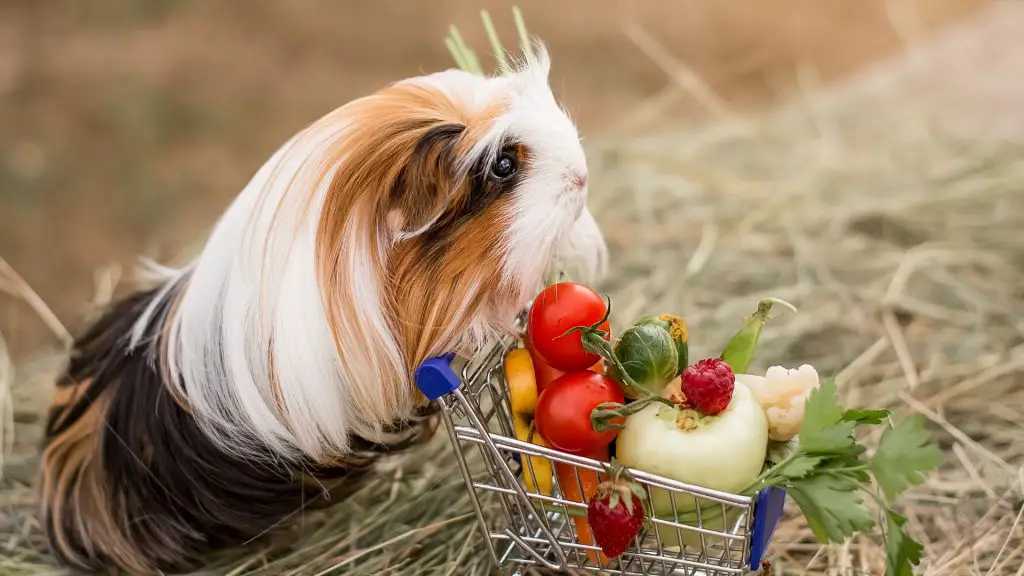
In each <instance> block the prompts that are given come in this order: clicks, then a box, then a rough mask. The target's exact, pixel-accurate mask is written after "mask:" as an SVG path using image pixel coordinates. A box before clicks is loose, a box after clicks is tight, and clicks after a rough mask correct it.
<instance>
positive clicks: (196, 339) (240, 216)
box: [133, 50, 607, 459]
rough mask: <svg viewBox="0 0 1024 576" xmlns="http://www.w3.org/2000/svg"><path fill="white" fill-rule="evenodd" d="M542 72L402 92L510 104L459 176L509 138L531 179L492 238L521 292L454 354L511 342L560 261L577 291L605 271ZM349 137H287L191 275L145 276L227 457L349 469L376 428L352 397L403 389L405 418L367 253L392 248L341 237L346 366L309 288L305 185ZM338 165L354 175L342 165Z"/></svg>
mask: <svg viewBox="0 0 1024 576" xmlns="http://www.w3.org/2000/svg"><path fill="white" fill-rule="evenodd" d="M548 70H549V61H548V59H547V55H546V53H545V52H544V51H543V50H540V51H539V56H538V57H537V58H535V59H534V58H531V59H528V60H527V61H526V62H525V63H524V64H523V65H522V66H521V67H520V69H519V70H518V71H516V72H514V73H510V74H507V75H503V76H499V77H495V78H481V77H477V76H474V75H471V74H468V73H465V72H461V71H454V70H451V71H446V72H441V73H437V74H432V75H429V76H424V77H420V78H414V79H410V80H407V81H406V82H420V83H424V84H429V85H431V86H434V87H436V88H439V89H441V90H442V91H444V92H445V93H446V94H448V95H449V96H450V97H451V98H453V99H455V100H457V101H458V102H459V103H460V106H463V107H464V108H465V109H481V108H483V107H485V106H487V105H489V104H492V103H494V102H496V101H499V100H500V101H503V102H505V103H506V104H507V106H508V108H507V112H506V113H505V114H503V115H502V116H501V117H500V118H499V119H498V121H497V122H495V124H494V126H493V127H492V128H491V130H490V132H489V134H488V135H487V136H486V137H485V138H484V139H483V140H482V141H481V142H480V144H479V146H477V147H476V148H475V149H474V150H472V151H471V152H470V154H469V157H467V158H466V159H465V160H466V162H467V163H468V164H467V166H468V165H471V164H472V163H473V162H474V161H475V159H477V158H479V157H480V155H485V154H493V153H494V150H495V149H496V147H497V146H498V145H499V144H500V142H501V139H502V138H503V137H505V136H512V137H513V138H515V139H517V140H518V141H520V142H522V143H523V144H525V145H526V146H527V147H528V148H529V149H530V150H531V151H532V153H533V156H532V158H531V165H530V167H529V170H528V172H527V176H526V178H525V179H524V180H523V182H522V183H521V185H520V186H518V187H517V189H516V190H515V191H514V194H515V198H514V206H515V209H514V213H513V215H512V217H511V218H510V221H509V222H507V223H506V225H507V230H506V231H505V232H500V233H502V234H504V238H505V239H504V243H503V248H504V265H503V275H502V277H503V279H504V281H505V282H507V283H509V284H511V285H513V286H515V287H516V288H517V289H518V290H517V292H518V294H519V299H518V301H515V302H508V303H507V306H503V307H502V309H501V310H488V311H486V312H485V313H484V317H481V318H475V319H473V320H471V321H470V322H469V323H468V324H467V325H466V326H463V327H461V328H460V327H452V329H451V330H450V331H448V333H446V334H445V335H444V337H443V339H442V340H444V341H446V342H449V343H450V345H451V346H452V347H453V348H454V347H458V346H461V345H463V344H466V343H467V342H477V341H479V340H481V339H483V338H485V337H486V336H487V335H488V334H489V333H490V332H491V331H492V330H493V329H494V328H495V327H496V326H506V327H507V326H508V325H509V323H510V322H511V321H512V317H513V316H514V314H515V313H516V312H517V311H518V310H519V309H521V307H522V306H523V305H524V304H525V302H526V301H527V300H528V299H529V298H530V297H531V296H532V295H533V294H534V293H535V291H536V290H537V288H538V287H539V286H540V284H541V282H542V280H543V278H544V276H545V274H546V272H547V271H548V270H549V268H550V266H551V265H552V263H553V262H554V261H555V260H554V259H555V257H556V254H558V255H560V256H561V257H562V260H563V264H566V265H571V266H577V268H576V272H577V274H581V275H582V277H580V279H581V280H584V281H588V282H591V281H594V280H596V279H597V276H598V275H599V274H601V273H603V270H604V267H605V266H606V260H607V254H606V249H605V245H604V241H603V238H602V237H601V234H600V231H599V229H598V228H597V225H596V223H595V222H594V220H593V217H592V216H591V215H590V213H589V211H587V210H586V207H585V190H581V189H578V187H575V186H574V185H573V184H572V182H573V180H574V178H577V177H578V176H581V175H582V176H585V175H586V160H585V157H584V154H583V150H582V148H581V146H580V143H579V136H578V135H577V133H576V129H575V127H574V126H573V124H572V122H571V121H570V120H569V118H568V117H567V116H566V114H565V113H564V111H563V110H562V109H561V108H560V107H559V106H558V104H557V103H556V101H555V99H554V97H553V95H552V93H551V91H550V89H549V87H548V84H547V75H548ZM365 120H366V121H372V118H371V119H365ZM356 121H357V120H356V119H351V118H345V117H344V116H343V115H342V116H339V117H338V118H334V119H332V120H331V121H321V122H318V123H315V124H313V125H312V126H311V127H310V128H308V129H307V130H305V131H303V132H301V133H300V134H298V135H296V136H295V137H294V138H293V139H292V140H290V141H289V142H288V143H286V144H285V145H284V146H282V148H281V149H279V150H278V151H277V152H276V153H275V154H274V155H273V156H272V157H271V158H270V159H269V160H268V161H267V163H266V164H264V165H263V166H262V167H261V168H260V169H259V171H258V172H257V173H256V175H255V176H254V177H253V179H252V180H251V181H250V182H249V184H248V185H247V186H246V187H245V188H244V189H243V190H242V192H241V194H240V195H239V196H238V197H237V198H236V199H235V201H234V202H233V204H232V205H231V206H230V207H229V208H228V210H227V211H226V212H225V214H224V215H223V216H222V218H221V219H220V221H219V222H218V223H217V225H216V227H215V229H214V230H213V233H212V235H211V237H210V238H209V240H208V242H207V244H206V246H205V248H204V250H203V251H202V253H201V255H200V256H199V258H198V259H197V260H196V261H194V262H192V263H191V264H189V265H188V266H186V267H185V268H183V269H182V270H178V271H174V270H167V269H158V270H156V272H157V273H159V274H160V275H161V277H162V278H163V279H164V281H165V282H166V286H165V290H164V293H163V295H162V296H163V297H168V296H170V295H172V294H174V292H176V291H177V290H179V289H180V290H183V294H182V296H181V301H180V303H179V305H178V307H177V308H176V310H175V311H174V313H173V316H172V317H170V318H168V319H167V320H168V321H169V323H170V330H169V335H170V345H169V352H168V362H169V369H170V374H171V376H172V377H173V378H174V382H175V385H178V386H180V389H179V390H178V391H179V392H180V393H181V394H182V396H183V397H184V398H186V399H187V402H188V406H189V409H190V410H191V412H192V414H193V415H194V416H195V417H196V420H197V422H198V423H199V424H200V425H201V426H202V427H203V429H204V430H205V431H206V432H207V434H208V435H210V437H211V438H213V439H214V440H215V441H217V442H219V443H220V445H221V446H222V447H224V448H225V449H228V450H230V451H232V452H234V453H238V454H242V455H245V454H251V453H254V452H255V451H256V449H257V448H259V449H261V450H264V449H270V450H272V451H273V452H274V453H275V454H276V455H278V456H279V457H281V458H286V459H287V458H295V457H298V456H301V455H306V456H310V457H313V458H316V459H320V458H324V457H326V456H328V455H332V454H334V455H337V454H344V453H345V452H346V451H347V449H348V444H349V442H348V441H349V436H350V435H351V434H353V433H358V434H360V435H363V436H365V437H367V438H370V439H373V438H375V437H379V432H380V427H381V425H382V424H384V422H381V421H378V420H376V419H372V418H367V417H366V415H365V414H361V413H359V412H358V411H356V410H355V409H354V402H353V396H352V391H351V389H350V386H348V385H347V384H346V383H349V382H357V381H363V382H367V381H369V382H374V381H380V379H382V378H386V377H392V376H393V375H398V376H397V377H399V378H400V379H402V380H403V381H402V382H401V384H402V386H401V390H403V391H405V392H403V397H400V398H382V399H380V401H381V402H382V403H384V404H385V405H386V406H387V408H388V410H390V411H392V412H394V414H393V417H395V418H398V417H402V416H405V415H406V414H405V412H407V411H408V410H409V409H410V407H411V405H412V401H413V398H414V396H415V394H414V387H413V386H412V384H411V383H410V382H406V381H404V380H405V378H406V376H405V374H404V370H405V362H404V359H403V357H402V352H401V350H400V347H399V345H398V343H397V342H396V341H395V338H394V336H393V335H392V334H391V332H390V330H389V327H388V323H387V319H386V317H385V315H384V312H383V310H384V308H385V307H384V306H383V304H382V303H383V301H384V298H385V295H384V294H382V293H381V289H382V286H381V285H380V282H379V281H378V279H377V278H376V276H375V274H374V273H373V270H374V269H375V267H376V264H377V263H375V262H373V260H372V255H371V253H370V250H369V246H368V243H369V239H370V238H372V237H373V235H374V234H376V235H378V241H379V243H380V245H381V246H382V247H383V249H385V250H387V249H388V248H390V246H391V245H392V243H393V242H396V241H400V240H402V238H391V237H388V236H387V234H388V233H389V232H388V231H386V230H368V229H366V227H367V226H372V225H373V224H374V223H371V222H362V221H353V222H349V223H348V229H347V234H346V235H345V237H344V239H343V243H344V244H345V245H344V246H341V247H339V250H340V251H341V252H340V253H341V254H343V256H342V259H341V264H340V266H339V268H340V269H339V270H338V272H339V274H341V277H342V279H343V282H344V283H345V284H346V286H347V290H348V291H349V296H350V297H352V298H354V301H355V302H358V303H359V306H358V313H357V314H355V316H354V317H350V318H345V319H343V320H342V325H340V326H335V327H334V328H335V329H336V330H337V331H338V334H339V337H340V340H341V342H342V353H341V354H339V351H338V349H337V347H336V346H335V342H334V340H333V338H332V335H331V326H329V325H328V320H327V316H326V314H325V310H324V306H323V303H322V300H321V295H320V290H319V286H318V281H317V275H316V265H317V263H316V261H315V256H316V252H315V249H314V248H315V246H314V244H315V237H316V235H315V233H316V229H317V224H318V219H319V212H320V206H321V205H322V203H323V200H324V196H325V194H326V192H327V185H328V183H329V181H330V175H328V178H327V179H326V180H325V181H317V180H315V179H314V175H315V171H316V169H317V168H318V167H319V166H320V164H321V163H322V161H323V160H324V159H325V158H327V157H328V154H329V150H330V148H331V144H332V143H335V142H337V141H338V139H339V138H340V137H341V135H342V134H344V132H345V130H346V129H348V127H349V126H351V125H352V124H350V122H356ZM348 161H353V162H356V161H359V159H358V158H351V159H350V158H345V157H343V158H342V159H341V162H348ZM311 195H312V197H313V203H312V205H311V209H310V210H308V211H305V210H303V209H302V208H303V202H304V201H305V200H308V199H309V198H310V196H311ZM275 213H276V215H277V217H276V219H275V218H274V217H273V215H274V214H275ZM496 233H499V232H496ZM415 234H416V233H415V232H414V233H406V234H405V237H409V236H414V235H415ZM264 245H266V251H264ZM346 254H348V255H349V256H345V255H346ZM381 256H382V257H385V258H386V254H383V255H381ZM158 304H159V302H154V304H153V306H152V307H151V309H150V311H149V312H148V313H147V314H146V315H144V316H143V317H142V318H141V319H140V320H139V322H138V324H137V326H136V329H135V330H134V332H133V342H134V344H136V345H138V344H143V342H142V338H143V336H144V335H145V334H146V333H147V327H151V326H152V324H151V323H152V322H153V321H154V320H155V319H154V318H153V317H152V316H153V311H154V310H155V309H156V307H157V306H158ZM442 345H443V343H442ZM271 350H272V356H273V373H271V364H270V355H269V354H268V352H269V351H271ZM438 352H442V351H438ZM272 380H273V381H276V382H277V384H278V385H279V390H280V395H281V397H282V399H283V404H284V406H285V410H284V413H282V411H281V410H279V409H278V407H277V403H276V402H275V398H274V393H273V388H272Z"/></svg>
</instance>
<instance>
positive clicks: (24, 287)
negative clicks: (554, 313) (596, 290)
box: [0, 0, 1024, 576]
mask: <svg viewBox="0 0 1024 576" xmlns="http://www.w3.org/2000/svg"><path fill="white" fill-rule="evenodd" d="M517 3H518V5H519V6H520V7H521V9H522V11H523V13H524V15H525V20H526V23H527V25H528V27H529V29H530V30H531V32H532V33H533V34H534V35H536V36H539V37H540V38H541V39H543V40H544V41H545V42H546V43H547V45H548V47H549V50H550V52H551V55H552V58H553V69H552V75H551V82H552V86H553V88H554V89H555V92H556V95H557V96H558V97H559V98H560V99H561V100H562V101H563V102H564V103H565V105H566V107H567V108H568V110H569V111H570V112H571V114H572V115H573V117H574V118H575V119H576V121H577V123H578V125H579V128H580V131H581V133H582V135H583V137H584V144H585V147H586V148H587V154H588V163H589V164H590V176H591V177H590V182H591V199H590V203H591V209H592V210H593V212H594V214H595V217H596V219H597V220H598V222H599V223H600V225H601V226H602V228H603V230H604V232H605V234H606V237H607V239H608V242H609V246H610V248H611V251H612V270H611V274H610V276H609V278H608V279H606V281H605V282H604V283H603V285H602V286H601V289H602V291H606V292H607V293H608V294H609V295H610V296H611V298H612V300H613V301H614V302H615V303H616V305H615V307H614V308H613V310H614V312H613V322H622V321H631V320H632V319H633V318H635V317H637V316H638V315H640V314H649V313H659V312H664V311H670V312H674V313H679V314H683V315H685V316H686V318H687V322H688V324H689V325H690V334H691V344H690V346H691V348H690V349H691V358H697V357H701V355H709V354H716V353H717V350H716V347H717V346H719V345H720V344H722V343H724V342H725V340H726V339H727V338H728V337H729V336H730V335H731V334H732V333H733V332H734V331H735V330H736V328H737V327H738V325H739V322H740V318H742V317H743V316H744V315H746V314H749V313H750V312H751V311H752V310H753V306H754V303H755V302H756V301H757V300H758V299H759V298H761V297H763V296H765V295H772V296H775V297H779V298H783V299H786V300H788V301H790V302H792V303H794V304H795V305H796V306H797V307H798V308H799V309H800V314H798V315H797V316H795V317H793V316H790V317H788V318H783V319H780V320H778V321H777V323H775V322H773V324H772V325H771V326H770V328H769V329H768V330H766V332H765V336H764V337H763V339H762V345H761V346H762V347H761V351H760V352H759V357H758V359H757V360H756V362H755V366H754V368H755V369H756V370H764V369H766V368H767V367H768V366H770V365H772V364H783V365H786V366H790V367H795V366H798V365H800V364H803V363H810V364H812V365H814V366H815V367H816V368H817V369H818V370H819V372H820V373H822V374H833V375H836V380H837V383H838V384H839V388H840V394H841V395H842V400H843V402H844V403H846V404H847V405H850V406H861V405H864V404H865V403H869V404H871V405H872V406H873V407H886V408H891V409H893V410H894V411H897V412H900V413H907V412H917V413H920V414H923V415H924V416H925V417H926V418H927V420H928V422H929V424H930V428H931V430H932V431H934V432H935V433H936V437H937V438H938V440H939V442H940V444H941V446H942V448H943V450H944V454H945V456H946V458H945V461H944V462H943V466H942V468H941V469H940V471H939V472H937V473H936V474H935V475H934V476H933V477H931V478H929V480H928V482H926V483H925V484H924V485H922V486H920V487H917V488H915V489H914V490H911V491H910V492H908V494H907V495H906V505H905V509H904V513H905V514H906V515H907V516H908V530H909V531H910V532H911V533H912V534H913V535H914V537H915V538H917V539H918V540H919V541H921V542H922V543H923V544H924V547H925V550H924V552H923V556H924V563H925V565H926V566H927V572H926V573H927V574H929V575H930V576H967V575H972V576H973V575H978V576H980V575H982V574H984V575H986V576H1022V574H1024V522H1022V521H1021V519H1022V516H1024V470H1022V467H1021V463H1024V384H1022V382H1024V381H1022V378H1024V376H1022V374H1024V235H1022V234H1021V231H1022V230H1024V146H1022V144H1024V142H1022V140H1024V81H1022V79H1024V57H1022V56H1021V55H1022V54H1024V3H1022V2H1019V1H1014V0H681V1H679V0H677V1H668V0H661V1H657V0H632V1H629V0H617V1H612V0H607V1H603V0H602V1H594V0H591V1H585V0H561V1H557V2H556V1H549V0H519V1H518V2H517ZM511 5H512V3H511V2H501V1H496V0H487V1H475V2H471V1H462V0H459V1H456V0H432V1H430V2H409V1H402V2H399V1H397V0H387V1H384V0H378V1H352V0H348V1H343V0H333V1H328V0H289V1H284V0H249V1H247V2H244V3H243V2H233V3H229V2H213V1H206V0H146V1H143V0H91V1H89V2H81V1H78V2H76V1H71V0H50V1H47V2H40V1H33V0H3V1H2V2H0V336H2V338H0V576H13V575H19V576H20V575H26V576H28V575H33V576H35V575H37V574H44V573H58V571H57V568H56V567H55V565H54V562H53V559H52V558H51V557H50V556H49V555H48V554H47V552H46V545H45V541H44V540H43V538H42V534H41V530H40V525H39V521H38V517H37V514H38V506H37V501H36V487H35V481H36V474H37V466H38V446H39V441H40V437H41V431H40V429H41V426H40V423H41V414H43V413H44V410H45V406H46V403H47V401H48V399H49V393H50V389H51V386H52V382H53V379H54V375H55V374H56V372H57V371H59V370H60V369H61V368H62V366H63V362H64V355H63V350H64V347H65V343H66V342H67V340H68V338H69V334H71V333H77V332H78V331H79V330H80V329H81V328H82V327H83V326H84V323H85V322H86V321H87V320H88V319H89V318H90V313H91V312H92V311H93V310H94V309H95V308H96V306H98V305H101V304H103V303H105V302H107V301H108V300H109V298H110V297H111V294H112V293H113V292H114V291H115V290H127V289H129V288H131V283H130V282H129V280H130V279H131V275H132V271H133V267H134V265H135V263H136V261H137V259H138V258H139V257H140V256H148V257H153V258H156V259H157V260H158V261H161V262H167V263H179V262H181V261H182V260H185V259H187V258H189V257H190V256H191V255H192V254H194V252H195V250H197V249H198V248H199V247H200V246H201V245H202V243H203V241H204V239H205V236H206V234H207V232H208V231H209V230H210V228H211V226H212V225H213V223H214V222H215V221H216V219H217V218H218V217H219V216H220V214H221V213H222V212H223V210H224V209H225V208H226V207H227V205H228V204H229V203H230V202H231V200H232V199H233V198H234V197H235V195H236V194H238V193H239V192H240V191H241V190H242V188H243V187H244V186H245V184H246V183H247V182H248V180H249V178H251V176H252V175H253V173H254V172H255V171H256V169H257V168H258V167H259V166H260V165H261V164H262V163H263V162H265V161H266V159H267V158H268V157H269V156H270V155H271V154H272V153H273V152H274V150H276V149H277V148H278V147H279V146H280V145H281V144H282V143H283V142H284V141H285V140H287V139H288V138H289V137H291V136H292V135H293V134H294V133H295V132H296V131H298V130H299V129H301V128H302V127H304V126H305V125H306V124H308V123H309V122H311V121H313V120H315V119H317V118H318V117H320V116H322V115H323V114H325V113H327V112H329V111H331V110H333V109H334V108H336V107H338V106H340V105H342V104H344V103H345V102H347V101H349V100H351V99H353V98H356V97H358V96H361V95H364V94H366V93H368V92H371V91H373V90H376V89H378V88H380V87H382V86H384V85H385V84H387V83H389V82H392V81H395V80H398V79H402V78H406V77H409V76H413V75H417V74H421V73H427V72H432V71H436V70H439V69H443V68H447V67H450V66H451V65H452V64H451V63H452V60H451V57H450V55H449V54H448V52H447V51H446V49H445V46H444V38H445V36H446V35H447V34H448V27H449V26H450V25H456V26H458V28H459V29H460V31H461V32H462V34H463V36H464V37H465V38H466V39H467V42H468V43H469V44H470V45H471V46H473V47H474V48H475V49H476V50H477V52H478V53H479V54H480V56H481V59H482V60H483V61H485V62H490V58H489V55H488V45H487V43H486V41H485V35H484V33H483V27H482V26H481V24H480V10H481V9H483V8H486V9H488V10H489V11H490V13H491V15H492V17H493V18H494V20H495V24H496V26H497V29H498V32H499V34H500V35H501V37H502V38H504V39H506V46H509V45H511V44H512V43H513V40H512V39H513V38H514V37H515V36H514V26H513V21H512V16H511V11H510V8H511ZM5 351H6V352H9V354H5V353H4V352H5ZM8 356H9V357H8ZM869 441H873V440H871V439H869ZM446 442H447V439H446V438H445V437H444V435H443V434H442V435H440V437H439V439H438V444H437V445H436V446H435V448H436V450H433V451H424V452H423V453H417V454H415V455H413V456H412V457H411V460H409V461H405V460H401V461H399V463H397V464H395V468H394V475H393V477H392V478H391V480H390V481H385V482H381V483H375V484H373V485H372V486H371V487H369V488H368V489H367V491H366V492H365V493H363V494H362V495H361V497H360V498H356V499H351V500H349V501H347V502H345V503H344V504H341V505H339V507H337V508H335V509H332V510H331V511H330V512H328V513H326V514H322V515H307V514H299V515H297V516H296V524H297V525H298V526H297V527H298V528H299V532H297V533H296V534H297V535H296V534H293V535H291V536H286V537H282V538H281V539H278V540H274V541H272V542H270V543H269V544H266V545H263V544H260V545H256V544H254V545H252V546H251V547H249V548H248V549H247V550H243V551H241V553H240V555H235V556H230V555H229V558H228V559H227V560H225V563H224V564H222V565H221V566H220V568H218V569H216V570H211V571H210V572H207V573H208V574H232V575H238V574H248V575H267V576H269V575H271V574H283V573H289V574H306V573H317V572H319V571H320V570H323V572H322V573H323V574H342V573H345V574H349V573H351V574H406V575H413V574H415V575H421V574H437V575H445V576H451V575H454V574H458V575H460V576H461V575H467V576H469V575H472V576H482V575H484V574H488V573H489V572H490V567H489V565H488V564H487V560H486V557H485V556H484V554H483V553H482V551H481V549H480V548H479V544H480V543H479V541H477V540H475V538H477V536H478V535H477V533H476V532H475V531H474V530H475V526H474V524H473V519H472V514H471V508H470V503H469V500H468V498H467V493H466V490H465V487H464V486H463V484H462V479H461V477H460V476H459V475H458V473H457V472H455V470H456V467H455V465H454V463H453V462H452V457H451V453H450V449H449V448H448V446H447V444H446ZM392 504H394V505H392ZM492 512H493V513H498V512H494V511H491V512H489V513H492ZM316 527H319V529H316ZM402 534H414V535H415V537H414V538H413V537H410V540H406V541H403V542H401V546H392V547H381V546H380V543H381V542H390V541H392V539H394V538H405V537H406V536H402ZM474 543H475V544H476V545H477V546H478V547H477V548H472V547H471V545H472V544H474ZM878 543H879V542H878V539H877V538H876V539H867V538H864V539H857V540H856V541H852V542H849V543H847V544H846V545H843V546H832V547H829V548H828V549H821V548H819V546H818V544H817V542H816V540H815V539H814V537H813V535H812V534H811V533H810V531H809V530H808V528H807V526H806V523H805V522H804V521H803V520H802V519H801V518H800V517H799V515H798V514H797V513H796V512H795V511H794V510H788V512H787V518H786V521H785V522H783V523H782V524H781V525H780V528H779V532H778V534H777V536H776V539H775V541H774V544H773V548H772V549H771V552H770V557H771V558H772V559H773V561H774V562H775V563H776V566H777V568H778V574H779V575H781V574H790V575H791V574H808V575H817V574H829V575H830V576H868V575H871V576H877V575H880V574H882V573H883V572H882V568H881V566H882V562H883V554H882V552H881V550H880V549H879V546H878ZM339 566H344V569H341V568H338V567H339Z"/></svg>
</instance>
